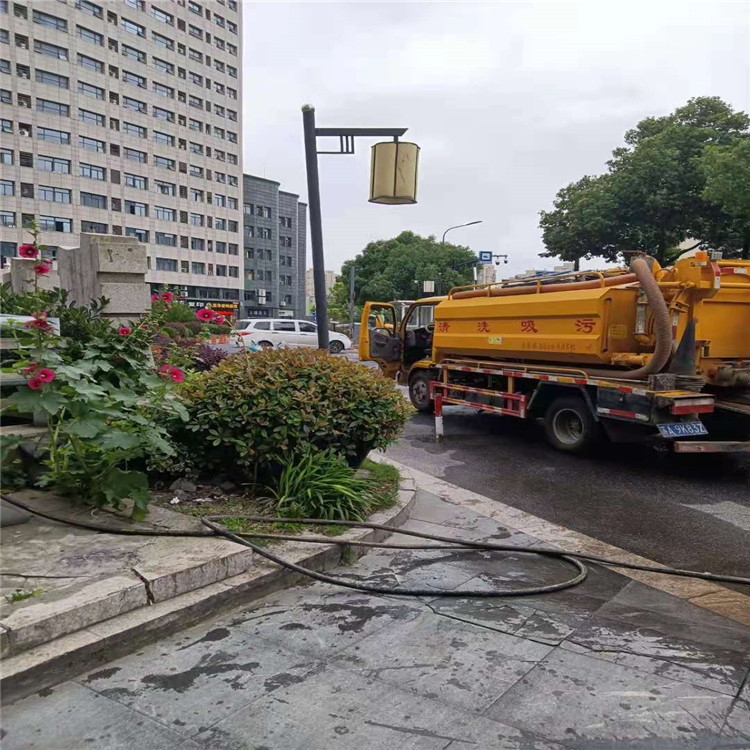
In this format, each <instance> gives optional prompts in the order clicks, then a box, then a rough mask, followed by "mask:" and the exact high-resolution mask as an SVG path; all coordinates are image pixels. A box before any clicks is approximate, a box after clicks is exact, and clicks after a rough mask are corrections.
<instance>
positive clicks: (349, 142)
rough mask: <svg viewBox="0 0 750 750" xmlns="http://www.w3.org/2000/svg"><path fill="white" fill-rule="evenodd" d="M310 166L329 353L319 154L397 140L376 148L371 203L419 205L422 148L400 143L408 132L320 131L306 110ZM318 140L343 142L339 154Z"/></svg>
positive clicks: (323, 342)
mask: <svg viewBox="0 0 750 750" xmlns="http://www.w3.org/2000/svg"><path fill="white" fill-rule="evenodd" d="M302 123H303V127H304V134H305V162H306V166H307V197H308V209H309V211H310V242H311V245H312V263H313V281H314V285H315V318H316V322H317V326H318V348H320V349H326V350H327V349H328V300H327V299H326V288H325V256H324V253H323V222H322V218H321V211H320V179H319V176H318V154H353V153H354V139H355V138H357V137H372V138H377V137H385V138H393V143H378V144H376V145H375V146H373V154H372V173H371V178H370V179H371V184H370V202H371V203H385V204H389V205H398V204H406V203H416V202H417V200H416V180H417V158H418V155H419V146H417V145H416V144H414V143H402V142H399V140H398V139H399V138H400V137H401V136H402V135H403V134H404V133H405V132H406V130H407V128H318V127H316V126H315V107H313V106H311V105H309V104H306V105H305V106H304V107H302ZM318 136H336V137H338V138H339V150H338V151H318V144H317V139H318Z"/></svg>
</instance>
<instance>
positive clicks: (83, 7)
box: [76, 0, 103, 18]
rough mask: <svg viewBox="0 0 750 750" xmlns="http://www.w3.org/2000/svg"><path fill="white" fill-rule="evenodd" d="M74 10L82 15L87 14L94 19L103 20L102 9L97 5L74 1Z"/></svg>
mask: <svg viewBox="0 0 750 750" xmlns="http://www.w3.org/2000/svg"><path fill="white" fill-rule="evenodd" d="M76 8H78V10H80V11H81V12H82V13H88V14H89V15H90V16H94V17H95V18H103V14H102V9H101V8H100V7H99V6H98V5H94V3H90V2H89V1H88V0H76Z"/></svg>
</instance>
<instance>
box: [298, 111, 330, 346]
mask: <svg viewBox="0 0 750 750" xmlns="http://www.w3.org/2000/svg"><path fill="white" fill-rule="evenodd" d="M302 123H303V126H304V131H305V162H306V165H307V202H308V211H309V212H310V243H311V244H312V264H313V282H314V285H315V322H316V323H317V328H318V348H319V349H326V350H327V349H328V300H327V299H326V269H325V256H324V254H323V220H322V218H321V215H320V178H319V177H318V146H317V140H316V136H315V107H311V106H310V105H309V104H308V105H305V106H304V107H302Z"/></svg>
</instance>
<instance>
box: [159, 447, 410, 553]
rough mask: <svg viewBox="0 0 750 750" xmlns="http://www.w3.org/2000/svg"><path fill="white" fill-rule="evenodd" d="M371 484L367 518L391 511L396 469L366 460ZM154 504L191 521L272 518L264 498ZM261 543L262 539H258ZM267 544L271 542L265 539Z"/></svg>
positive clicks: (334, 532)
mask: <svg viewBox="0 0 750 750" xmlns="http://www.w3.org/2000/svg"><path fill="white" fill-rule="evenodd" d="M360 471H361V472H362V473H363V474H365V475H366V477H367V478H368V479H369V480H370V481H371V482H372V483H373V489H372V493H371V496H372V499H371V502H370V504H369V505H368V508H367V515H368V516H369V515H372V514H373V513H377V512H378V511H381V510H385V509H387V508H392V507H393V506H394V505H395V504H396V501H397V499H398V485H399V482H400V480H401V477H400V475H399V473H398V470H397V469H394V468H393V467H392V466H389V465H388V464H378V463H375V462H374V461H370V460H369V459H368V460H366V461H365V462H364V463H363V464H362V467H361V469H360ZM156 504H158V505H161V506H162V507H165V508H168V509H169V510H174V511H177V512H178V513H185V514H186V515H190V516H193V517H195V518H202V517H203V516H222V515H224V516H232V515H238V516H240V515H244V516H250V515H254V516H268V515H273V514H274V512H275V511H274V510H273V508H272V507H270V506H269V500H268V499H265V498H264V499H261V498H253V497H251V496H239V497H238V496H227V497H225V498H223V499H220V500H216V501H215V502H211V503H192V502H190V501H183V502H181V503H179V504H178V505H171V504H170V503H169V501H168V500H166V501H162V502H158V501H157V503H156ZM222 524H223V525H224V526H225V527H226V528H227V529H228V530H229V531H232V532H234V533H236V534H263V533H264V532H267V533H270V534H302V533H303V532H306V531H307V532H311V533H313V534H316V535H323V536H331V537H335V536H338V535H340V534H343V533H344V532H345V531H346V530H347V529H346V527H345V526H338V525H334V526H306V525H304V524H300V523H294V522H290V523H256V522H254V521H247V520H243V519H239V518H227V519H226V520H224V521H222ZM261 541H262V540H261ZM266 543H267V544H273V543H275V540H273V539H268V540H267V541H266Z"/></svg>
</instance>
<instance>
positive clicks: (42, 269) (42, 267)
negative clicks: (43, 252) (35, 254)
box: [34, 260, 52, 276]
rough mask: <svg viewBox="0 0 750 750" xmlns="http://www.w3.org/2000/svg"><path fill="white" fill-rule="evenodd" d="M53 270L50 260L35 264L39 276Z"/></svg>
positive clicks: (35, 270) (35, 271)
mask: <svg viewBox="0 0 750 750" xmlns="http://www.w3.org/2000/svg"><path fill="white" fill-rule="evenodd" d="M51 270H52V264H51V263H50V262H49V261H46V260H43V261H41V262H40V263H35V264H34V273H35V274H36V275H37V276H44V275H45V274H48V273H49V272H50V271H51Z"/></svg>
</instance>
